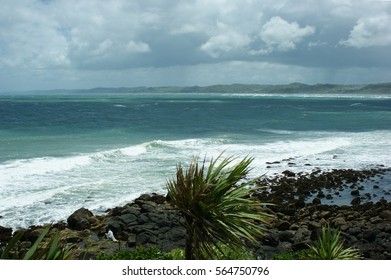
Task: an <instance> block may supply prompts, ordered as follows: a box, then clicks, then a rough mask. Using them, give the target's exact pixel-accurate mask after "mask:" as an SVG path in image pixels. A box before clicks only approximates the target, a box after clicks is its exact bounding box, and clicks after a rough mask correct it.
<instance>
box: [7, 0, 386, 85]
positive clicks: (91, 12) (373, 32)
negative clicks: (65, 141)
mask: <svg viewBox="0 0 391 280" xmlns="http://www.w3.org/2000/svg"><path fill="white" fill-rule="evenodd" d="M0 7H1V9H0V92H4V91H19V90H45V89H59V88H61V89H84V88H93V87H137V86H193V85H198V86H206V85H213V84H233V83H251V84H288V83H292V82H300V83H307V84H316V83H339V84H364V83H381V82H390V81H391V0H390V1H370V0H294V1H287V0H12V1H11V0H0Z"/></svg>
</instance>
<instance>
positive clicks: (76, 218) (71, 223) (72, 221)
mask: <svg viewBox="0 0 391 280" xmlns="http://www.w3.org/2000/svg"><path fill="white" fill-rule="evenodd" d="M93 216H94V214H92V212H91V211H90V210H88V209H86V208H84V207H83V208H80V209H78V210H76V211H75V212H74V213H73V214H72V215H70V216H69V217H68V219H67V222H68V227H69V228H70V229H75V230H84V229H88V228H90V226H91V225H90V222H89V218H91V217H93Z"/></svg>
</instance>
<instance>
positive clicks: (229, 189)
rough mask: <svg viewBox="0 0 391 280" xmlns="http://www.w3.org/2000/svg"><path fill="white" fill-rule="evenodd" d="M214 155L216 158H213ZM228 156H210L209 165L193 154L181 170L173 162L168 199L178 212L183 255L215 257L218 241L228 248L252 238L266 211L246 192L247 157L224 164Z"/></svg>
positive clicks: (259, 234)
mask: <svg viewBox="0 0 391 280" xmlns="http://www.w3.org/2000/svg"><path fill="white" fill-rule="evenodd" d="M219 161H220V162H219ZM233 161H234V158H232V157H229V158H225V159H221V155H220V156H219V157H217V158H216V159H213V158H212V160H211V162H210V164H209V166H208V167H207V166H206V165H205V164H206V163H205V159H204V161H203V162H202V163H199V162H198V158H195V159H194V160H193V161H192V163H191V164H190V166H189V167H188V169H187V170H185V169H184V168H183V166H181V165H179V166H178V167H177V174H176V179H175V180H169V181H168V183H167V187H168V196H169V198H170V200H171V201H172V204H173V205H174V206H175V207H176V208H177V209H178V210H179V211H180V212H181V214H182V215H183V217H184V221H185V222H184V227H185V228H186V246H185V257H186V259H202V258H205V257H207V258H212V259H213V258H215V257H216V253H217V252H221V253H223V251H222V249H221V246H220V244H221V243H222V244H227V246H230V247H231V248H232V249H233V248H234V247H240V246H243V245H244V244H243V239H246V240H249V241H252V242H256V241H257V238H259V237H260V236H261V235H262V224H263V223H266V222H267V220H268V218H270V215H269V214H267V213H265V212H263V211H262V208H261V206H262V205H261V204H260V203H259V202H257V201H255V200H253V199H252V198H251V192H252V191H253V189H252V188H250V187H249V185H250V183H251V181H248V182H243V181H242V180H243V179H245V177H246V175H247V174H248V172H249V171H250V168H249V165H250V164H251V162H252V161H253V159H252V158H247V157H246V158H244V159H243V160H241V161H240V162H239V163H237V164H236V165H234V166H229V165H230V164H232V162H233Z"/></svg>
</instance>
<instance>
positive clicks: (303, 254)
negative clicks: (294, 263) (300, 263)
mask: <svg viewBox="0 0 391 280" xmlns="http://www.w3.org/2000/svg"><path fill="white" fill-rule="evenodd" d="M309 252H310V250H309V249H305V250H300V251H296V252H284V253H280V254H275V255H274V256H273V260H309V256H308V255H309Z"/></svg>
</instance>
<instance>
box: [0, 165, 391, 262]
mask: <svg viewBox="0 0 391 280" xmlns="http://www.w3.org/2000/svg"><path fill="white" fill-rule="evenodd" d="M377 174H381V171H374V170H372V171H370V172H369V173H368V172H358V171H350V170H343V171H341V170H335V171H333V172H327V173H321V172H317V171H315V174H307V175H303V174H302V175H300V174H295V173H293V172H289V173H288V172H285V173H283V174H282V175H281V176H278V177H275V178H273V179H270V178H269V179H267V180H266V179H263V181H260V182H259V184H260V185H262V186H265V185H266V186H267V191H266V190H265V189H264V188H261V189H259V191H257V192H256V193H254V198H256V199H259V200H260V202H269V203H273V204H274V205H272V206H268V207H267V208H263V211H267V212H268V213H270V214H271V215H272V216H273V217H274V218H273V219H272V220H271V222H270V224H269V225H267V228H266V234H265V236H264V237H263V238H260V239H259V242H258V243H257V244H248V248H249V250H252V251H253V252H254V253H255V255H256V256H257V257H259V258H261V259H272V258H273V255H274V254H277V253H282V252H287V251H298V250H302V249H306V248H308V245H309V244H311V243H312V242H314V240H316V238H317V236H318V235H319V233H320V231H321V227H322V226H323V225H326V224H330V225H331V226H332V227H334V228H339V229H340V231H341V235H342V237H343V238H344V240H345V245H346V246H352V247H355V248H357V249H359V250H360V252H361V254H362V257H363V258H364V259H391V203H390V202H387V201H386V200H385V199H380V200H379V201H378V202H376V203H373V202H364V203H363V202H360V203H357V204H352V205H345V206H336V205H323V204H321V202H320V199H319V198H318V200H316V199H313V200H312V201H310V202H308V199H307V198H308V196H310V195H311V193H313V192H315V191H316V192H319V186H322V187H326V188H327V186H329V188H335V189H339V188H349V185H346V186H344V184H348V183H347V180H351V181H352V182H353V183H359V182H360V180H361V179H363V178H364V177H365V178H367V179H368V178H371V177H373V176H376V175H377ZM325 182H328V184H326V183H325ZM352 196H355V197H357V195H356V194H352ZM358 197H360V196H358ZM182 221H183V220H182V217H181V215H180V213H179V212H178V211H176V210H175V209H174V208H173V207H172V206H171V204H170V203H169V201H167V199H166V197H165V196H162V195H158V194H150V195H149V194H144V195H142V196H140V197H139V198H137V199H136V200H135V201H134V202H132V203H129V204H126V205H124V206H121V207H116V208H113V209H109V210H108V211H107V212H106V214H105V215H102V216H96V215H94V214H93V213H92V212H91V211H89V210H88V209H85V208H81V209H79V210H77V211H75V212H74V213H73V214H72V215H70V216H69V217H68V219H67V222H66V223H65V222H60V223H57V224H55V225H52V227H53V230H52V231H51V232H52V233H53V232H54V231H55V230H59V231H60V235H61V239H62V240H63V241H64V242H66V243H67V244H68V245H71V246H73V248H74V250H73V251H74V255H73V257H74V258H75V259H94V258H96V256H97V255H98V254H100V253H104V254H112V253H115V252H118V251H119V250H121V249H124V250H131V249H132V248H135V247H136V246H157V247H159V248H160V249H161V250H162V251H164V252H168V251H170V250H172V249H174V248H184V246H185V229H184V227H183V226H182ZM109 230H110V231H112V232H113V234H114V236H115V239H116V240H117V242H115V241H113V240H109V239H107V238H106V234H107V233H108V231H109ZM24 231H25V234H24V237H23V240H22V242H25V247H26V246H28V245H29V244H30V246H31V244H32V242H34V240H35V239H36V238H37V237H38V236H39V233H40V232H41V231H42V227H36V226H34V227H31V228H29V229H26V230H24ZM11 236H12V230H11V229H7V228H3V227H0V242H1V245H2V246H4V244H5V243H6V242H7V241H8V240H9V239H10V238H11Z"/></svg>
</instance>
